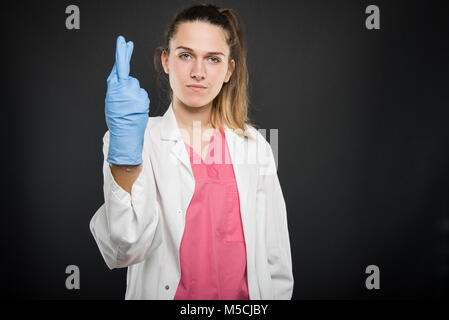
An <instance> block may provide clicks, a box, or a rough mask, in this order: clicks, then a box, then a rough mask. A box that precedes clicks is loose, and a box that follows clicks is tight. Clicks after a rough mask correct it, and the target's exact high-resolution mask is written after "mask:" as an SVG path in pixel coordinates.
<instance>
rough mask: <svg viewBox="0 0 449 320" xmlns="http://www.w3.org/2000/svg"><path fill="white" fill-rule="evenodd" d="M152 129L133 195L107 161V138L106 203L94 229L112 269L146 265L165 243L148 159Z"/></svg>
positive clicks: (105, 149)
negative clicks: (118, 182)
mask: <svg viewBox="0 0 449 320" xmlns="http://www.w3.org/2000/svg"><path fill="white" fill-rule="evenodd" d="M147 137H148V128H147V132H146V136H145V140H144V141H145V142H144V148H143V151H142V158H143V163H142V171H141V172H140V174H139V176H138V178H137V180H136V181H135V182H134V184H133V186H132V189H131V194H129V193H128V192H126V191H125V190H124V189H122V187H120V186H119V185H118V184H117V183H116V181H115V180H114V177H113V176H112V173H111V169H110V167H109V163H108V162H107V161H106V159H107V156H108V150H109V131H107V132H106V134H105V135H104V138H103V155H104V161H103V177H104V185H103V192H104V199H105V202H104V204H103V205H102V206H101V207H100V208H99V209H98V210H97V212H96V213H95V215H94V216H93V217H92V219H91V221H90V230H91V232H92V234H93V236H94V238H95V241H96V243H97V245H98V248H99V249H100V252H101V254H102V256H103V259H104V260H105V262H106V264H107V266H108V267H109V269H114V268H123V267H128V266H130V265H133V264H136V263H139V262H142V261H143V260H145V259H147V258H148V257H149V256H150V255H151V253H152V252H153V251H154V249H156V248H157V247H158V246H159V245H160V243H161V241H162V240H161V234H160V230H159V221H160V219H159V215H160V212H159V210H160V209H159V206H158V202H157V195H156V183H155V179H154V174H153V168H152V165H151V161H150V158H149V156H148V152H147V148H149V147H150V143H148V141H147V140H150V139H149V137H148V139H147Z"/></svg>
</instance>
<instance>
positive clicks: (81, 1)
mask: <svg viewBox="0 0 449 320" xmlns="http://www.w3.org/2000/svg"><path fill="white" fill-rule="evenodd" d="M191 3H192V1H149V0H147V1H137V0H134V1H130V0H127V1H124V0H116V1H111V0H108V1H105V0H103V1H99V0H96V1H92V0H91V1H85V0H76V1H23V0H22V1H20V2H18V1H7V2H6V3H5V4H4V7H3V16H2V27H3V28H2V30H3V33H2V34H3V39H2V42H3V44H2V48H3V50H2V51H3V55H4V56H6V58H4V59H3V63H4V64H3V70H4V72H2V91H3V93H2V110H3V112H2V113H3V117H2V120H3V121H2V128H3V129H2V131H3V137H4V141H5V143H4V148H3V150H4V151H3V157H2V171H3V172H4V174H3V185H4V187H5V189H6V191H3V210H2V224H1V237H2V238H1V250H2V263H1V273H0V274H1V281H2V284H1V285H2V290H1V292H2V297H9V298H33V299H34V298H39V299H46V298H63V299H66V298H67V299H81V298H83V299H91V298H99V299H103V298H114V299H123V298H124V294H125V287H126V269H119V270H112V271H110V270H109V269H108V268H107V266H106V264H105V263H104V261H103V259H102V257H101V255H100V252H99V250H98V248H97V246H96V243H95V241H94V239H93V237H92V235H91V233H90V230H89V221H90V219H91V217H92V216H93V214H94V212H95V210H96V209H97V208H98V207H99V206H100V205H101V204H102V203H103V193H102V183H103V180H102V179H103V177H102V171H101V169H102V161H103V158H102V151H101V150H102V137H103V135H104V133H105V131H106V130H107V127H106V124H105V119H104V97H105V92H106V78H107V76H108V75H109V73H110V70H111V68H112V65H113V63H114V54H115V39H116V38H117V36H118V35H119V34H122V35H124V36H125V37H126V39H127V40H132V41H134V44H135V48H134V53H133V57H132V62H131V74H132V75H133V76H134V77H136V78H138V79H139V80H140V83H141V86H142V87H143V88H145V89H146V90H147V91H148V93H149V96H150V99H151V106H150V114H151V115H162V114H163V112H164V111H165V109H166V107H167V105H166V104H165V103H164V102H162V101H161V100H160V99H159V94H158V92H157V88H158V87H157V85H156V77H155V72H154V69H153V66H152V57H153V50H154V48H155V47H156V46H157V45H159V43H160V40H161V39H162V38H161V36H162V32H163V31H164V29H165V27H166V25H167V24H168V22H169V21H170V19H171V18H172V16H173V15H174V14H175V12H176V11H177V10H179V9H180V8H183V7H184V6H186V5H188V4H191ZM213 3H216V4H218V5H222V6H226V7H231V8H233V9H235V10H236V11H237V12H238V13H239V14H240V17H241V19H242V22H243V26H244V29H245V32H246V35H247V39H248V47H249V48H248V66H249V73H250V94H251V106H250V107H251V116H252V118H253V119H254V120H255V122H256V123H258V124H259V125H260V127H262V128H266V129H275V128H277V129H279V163H278V164H279V171H278V174H279V179H280V181H281V185H282V189H283V193H284V196H285V200H286V203H287V211H288V223H289V230H290V239H291V246H292V257H293V267H294V278H295V289H294V294H293V299H304V298H307V299H316V298H323V299H329V298H333V299H346V298H362V299H377V298H436V297H440V298H441V297H447V296H448V293H449V288H448V283H449V281H448V280H449V276H448V274H449V271H448V266H449V245H448V242H449V201H448V196H449V181H448V168H449V150H448V142H449V130H448V126H447V122H448V116H449V112H448V109H447V107H448V86H447V83H448V81H447V75H448V71H449V70H448V69H449V68H448V60H447V59H448V42H447V31H448V28H447V22H446V21H447V9H448V8H447V6H446V5H443V4H442V3H438V2H429V1H424V0H421V1H285V0H283V1H281V0H277V1H256V0H252V1H213ZM70 4H76V5H78V6H79V8H80V11H81V29H80V30H67V29H66V27H65V19H66V17H67V14H66V13H65V8H66V7H67V6H68V5H70ZM370 4H375V5H377V6H379V8H380V14H381V16H380V22H381V29H380V30H367V29H366V28H365V18H366V16H367V15H366V14H365V8H366V7H367V6H368V5H370ZM71 264H74V265H77V266H78V267H79V268H80V271H81V283H80V284H81V289H80V290H71V291H69V290H67V289H66V288H65V279H66V277H67V274H65V268H66V266H67V265H71ZM371 264H374V265H377V266H379V268H380V285H381V288H380V290H367V289H366V288H365V278H366V277H367V275H366V274H365V268H366V266H368V265H371Z"/></svg>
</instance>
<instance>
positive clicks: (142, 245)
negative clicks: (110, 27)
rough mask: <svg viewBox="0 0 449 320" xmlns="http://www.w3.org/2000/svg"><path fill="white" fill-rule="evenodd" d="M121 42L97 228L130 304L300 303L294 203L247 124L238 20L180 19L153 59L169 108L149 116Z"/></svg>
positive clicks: (112, 80) (227, 14)
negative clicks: (291, 222)
mask: <svg viewBox="0 0 449 320" xmlns="http://www.w3.org/2000/svg"><path fill="white" fill-rule="evenodd" d="M132 51H133V43H132V42H128V43H126V41H125V39H124V38H123V37H122V36H119V38H118V39H117V48H116V63H115V65H114V67H113V69H112V72H111V75H110V76H109V78H108V91H107V94H106V99H105V102H106V108H105V112H106V122H107V125H108V129H109V130H108V132H106V134H105V136H104V139H103V142H104V145H103V152H104V156H105V161H104V166H103V174H104V197H105V203H104V205H103V206H101V208H100V209H99V210H98V211H97V212H96V213H95V215H94V217H93V218H92V220H91V223H90V229H91V231H92V234H93V236H94V238H95V240H96V242H97V244H98V247H99V249H100V252H101V254H102V256H103V258H104V260H105V261H106V264H107V265H108V267H109V268H110V269H113V268H123V267H128V273H127V290H126V296H125V298H126V299H189V300H192V299H207V300H212V299H226V300H233V299H242V300H244V299H291V296H292V291H293V275H292V265H291V253H290V242H289V234H288V228H287V217H286V207H285V201H284V198H283V195H282V191H281V187H280V185H279V179H278V176H277V173H276V166H275V161H274V157H273V153H272V150H271V147H270V146H269V144H268V142H267V141H266V140H265V138H264V137H263V136H262V135H261V134H260V133H259V132H258V131H257V130H256V129H255V128H254V127H253V126H252V125H250V123H249V121H248V118H247V105H248V98H247V69H246V45H245V40H244V36H243V32H242V29H241V26H240V24H239V22H238V19H237V17H236V15H235V13H234V12H233V11H232V10H230V9H222V8H218V7H216V6H213V5H196V6H193V7H190V8H187V9H185V10H183V11H182V12H180V13H179V14H178V15H177V16H176V17H175V18H174V20H173V22H172V23H171V25H170V26H169V28H168V31H167V33H166V39H165V45H164V46H162V47H159V48H158V50H157V51H156V53H155V57H156V58H157V59H155V62H160V63H161V65H162V69H163V72H164V73H165V74H166V75H168V78H169V83H170V88H171V90H170V100H171V103H170V106H169V107H168V109H167V111H166V112H165V114H164V115H163V116H162V117H148V111H149V108H148V107H149V98H148V95H147V93H146V92H145V90H143V89H141V88H140V86H139V82H138V81H137V80H136V79H135V78H133V77H130V76H129V61H130V58H131V54H132Z"/></svg>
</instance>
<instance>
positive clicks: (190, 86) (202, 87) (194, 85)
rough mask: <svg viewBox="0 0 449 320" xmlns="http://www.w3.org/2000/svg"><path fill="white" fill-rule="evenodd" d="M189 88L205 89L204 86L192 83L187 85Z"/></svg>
mask: <svg viewBox="0 0 449 320" xmlns="http://www.w3.org/2000/svg"><path fill="white" fill-rule="evenodd" d="M188 87H189V88H200V89H206V87H205V86H202V85H199V84H198V85H197V84H192V85H188Z"/></svg>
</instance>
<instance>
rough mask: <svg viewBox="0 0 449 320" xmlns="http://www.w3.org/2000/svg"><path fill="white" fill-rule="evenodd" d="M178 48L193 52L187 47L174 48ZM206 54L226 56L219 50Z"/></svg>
mask: <svg viewBox="0 0 449 320" xmlns="http://www.w3.org/2000/svg"><path fill="white" fill-rule="evenodd" d="M178 49H183V50H186V51H190V52H194V51H193V49H190V48H188V47H177V48H176V49H175V50H178ZM207 54H208V55H210V54H212V55H222V56H224V57H226V56H225V54H224V53H221V52H208V53H207Z"/></svg>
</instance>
